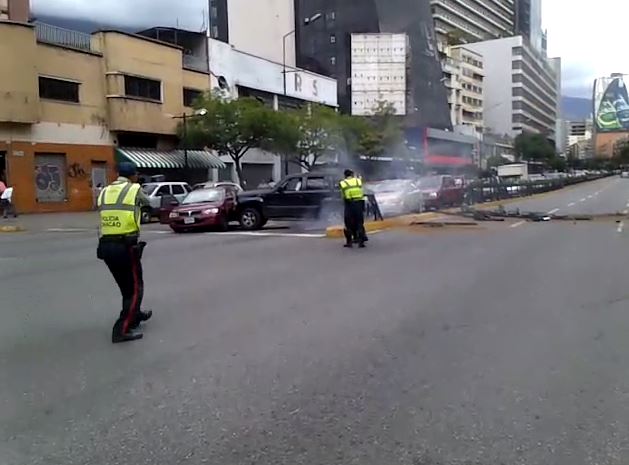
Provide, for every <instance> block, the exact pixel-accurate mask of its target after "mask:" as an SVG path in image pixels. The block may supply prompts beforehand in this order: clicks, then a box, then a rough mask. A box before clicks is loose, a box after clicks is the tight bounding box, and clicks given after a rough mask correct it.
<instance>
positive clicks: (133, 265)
mask: <svg viewBox="0 0 629 465" xmlns="http://www.w3.org/2000/svg"><path fill="white" fill-rule="evenodd" d="M129 249H130V252H131V268H132V270H133V298H132V299H131V306H130V308H129V312H128V313H127V318H125V320H124V323H123V324H122V333H123V334H126V333H127V331H129V325H130V324H131V321H132V319H133V316H134V315H135V314H136V310H135V306H136V305H137V303H138V292H139V290H138V287H139V286H138V263H137V259H136V257H135V252H134V251H133V248H131V247H130V248H129Z"/></svg>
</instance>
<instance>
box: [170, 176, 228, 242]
mask: <svg viewBox="0 0 629 465" xmlns="http://www.w3.org/2000/svg"><path fill="white" fill-rule="evenodd" d="M234 220H237V218H236V191H235V190H234V189H232V188H229V187H219V188H214V189H200V190H196V191H192V192H190V193H189V194H188V195H187V197H186V198H185V199H183V201H182V202H181V204H179V205H177V206H175V207H174V208H173V209H172V210H171V211H170V213H169V214H168V224H169V225H170V227H171V229H172V230H173V231H175V232H184V231H192V230H199V229H211V228H218V229H220V230H223V231H224V230H226V229H227V228H228V226H229V222H230V221H234Z"/></svg>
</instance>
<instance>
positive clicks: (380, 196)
mask: <svg viewBox="0 0 629 465" xmlns="http://www.w3.org/2000/svg"><path fill="white" fill-rule="evenodd" d="M365 188H366V189H367V190H369V191H371V192H373V194H374V195H375V197H376V200H377V202H378V206H379V207H380V212H381V213H382V215H383V216H396V215H404V214H407V213H419V212H421V211H422V209H423V197H422V191H421V190H420V188H419V186H418V185H417V184H416V183H415V182H414V181H413V180H410V179H390V180H385V181H379V182H373V183H368V184H366V185H365Z"/></svg>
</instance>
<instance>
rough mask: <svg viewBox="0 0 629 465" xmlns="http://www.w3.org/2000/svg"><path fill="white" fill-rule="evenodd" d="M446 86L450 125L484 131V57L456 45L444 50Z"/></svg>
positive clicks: (478, 131) (479, 131)
mask: <svg viewBox="0 0 629 465" xmlns="http://www.w3.org/2000/svg"><path fill="white" fill-rule="evenodd" d="M444 53H445V55H446V58H445V59H444V61H443V73H444V77H445V85H446V88H447V89H448V105H449V107H450V118H451V119H452V125H453V126H454V127H455V128H456V127H460V126H471V127H473V128H474V130H475V131H476V132H477V133H482V132H483V87H484V84H483V80H484V65H483V56H482V55H480V54H478V53H476V52H474V51H472V50H470V49H469V48H466V47H465V46H462V45H458V46H452V47H446V48H445V49H444Z"/></svg>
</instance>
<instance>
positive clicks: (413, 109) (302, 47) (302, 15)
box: [294, 0, 452, 129]
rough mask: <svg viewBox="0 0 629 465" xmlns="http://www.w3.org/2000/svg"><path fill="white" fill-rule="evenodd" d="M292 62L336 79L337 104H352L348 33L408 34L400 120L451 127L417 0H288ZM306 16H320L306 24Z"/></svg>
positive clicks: (430, 33) (425, 16)
mask: <svg viewBox="0 0 629 465" xmlns="http://www.w3.org/2000/svg"><path fill="white" fill-rule="evenodd" d="M294 1H295V27H296V30H297V31H296V48H297V66H299V67H302V68H306V69H309V70H311V71H314V72H317V73H321V74H324V75H328V76H333V77H336V79H337V82H338V92H339V105H340V107H341V109H342V110H343V111H345V112H350V111H351V108H352V103H353V102H352V84H353V75H352V44H351V40H352V34H354V33H355V34H365V33H392V34H404V35H405V36H406V37H407V38H408V73H407V80H406V82H407V85H406V87H407V98H406V116H405V123H406V124H407V125H409V126H416V127H419V126H424V127H425V126H430V127H434V128H443V129H451V127H452V126H451V121H450V115H449V111H448V103H447V94H446V89H445V87H444V85H443V82H442V74H441V64H440V62H439V54H438V52H437V48H436V41H435V35H434V28H433V22H432V16H431V12H430V6H429V3H428V2H427V1H424V2H422V1H417V0H294ZM307 18H320V19H319V20H317V21H314V22H311V23H308V24H306V23H305V22H304V20H305V19H307Z"/></svg>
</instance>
